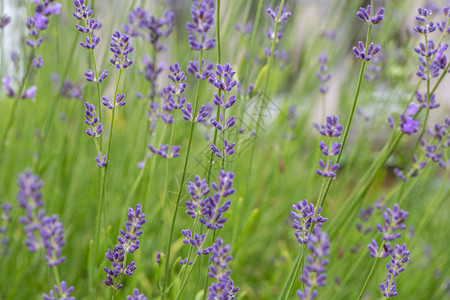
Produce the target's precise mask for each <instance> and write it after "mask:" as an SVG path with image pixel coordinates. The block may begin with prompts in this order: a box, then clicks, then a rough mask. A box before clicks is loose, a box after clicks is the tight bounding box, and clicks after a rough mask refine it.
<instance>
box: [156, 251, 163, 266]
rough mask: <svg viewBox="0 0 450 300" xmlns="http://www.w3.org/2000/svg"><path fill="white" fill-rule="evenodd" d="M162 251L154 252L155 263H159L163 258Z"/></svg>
mask: <svg viewBox="0 0 450 300" xmlns="http://www.w3.org/2000/svg"><path fill="white" fill-rule="evenodd" d="M164 257H165V256H164V253H161V252H159V251H158V252H157V253H156V259H155V262H156V263H157V264H159V263H161V261H162V260H163V259H164Z"/></svg>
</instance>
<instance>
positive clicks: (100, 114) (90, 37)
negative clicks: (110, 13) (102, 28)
mask: <svg viewBox="0 0 450 300" xmlns="http://www.w3.org/2000/svg"><path fill="white" fill-rule="evenodd" d="M89 39H90V40H91V39H92V36H91V32H89ZM91 42H92V40H91ZM90 52H91V57H92V64H93V65H94V74H95V78H96V80H95V83H96V86H97V105H98V116H99V119H100V122H102V120H103V118H102V103H101V97H100V82H98V70H97V62H96V61H95V53H94V50H91V51H90ZM100 144H102V137H101V136H100Z"/></svg>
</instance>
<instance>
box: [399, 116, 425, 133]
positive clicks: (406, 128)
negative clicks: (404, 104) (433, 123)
mask: <svg viewBox="0 0 450 300" xmlns="http://www.w3.org/2000/svg"><path fill="white" fill-rule="evenodd" d="M399 125H400V129H401V131H403V132H404V133H406V134H407V135H411V134H413V133H415V132H417V128H419V126H420V123H419V122H418V121H416V120H414V119H413V118H412V117H409V116H405V115H401V116H400V124H399Z"/></svg>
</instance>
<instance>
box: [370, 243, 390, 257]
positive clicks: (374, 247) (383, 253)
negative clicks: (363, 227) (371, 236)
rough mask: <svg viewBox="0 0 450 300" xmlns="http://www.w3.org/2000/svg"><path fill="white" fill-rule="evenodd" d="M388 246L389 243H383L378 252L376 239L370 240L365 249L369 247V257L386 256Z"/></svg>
mask: <svg viewBox="0 0 450 300" xmlns="http://www.w3.org/2000/svg"><path fill="white" fill-rule="evenodd" d="M390 247H391V244H390V243H385V244H384V245H383V247H382V248H381V250H380V252H378V244H377V241H376V240H372V241H371V242H370V244H368V245H367V249H369V255H370V256H371V257H388V256H389V255H390Z"/></svg>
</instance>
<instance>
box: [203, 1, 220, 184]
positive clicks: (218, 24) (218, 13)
mask: <svg viewBox="0 0 450 300" xmlns="http://www.w3.org/2000/svg"><path fill="white" fill-rule="evenodd" d="M216 6H217V8H216V41H217V63H218V64H219V65H220V64H221V63H222V55H221V48H220V0H217V5H216ZM217 92H218V95H219V97H221V96H222V90H221V89H217ZM219 117H220V107H217V112H216V120H218V119H219ZM217 133H218V130H217V128H215V127H214V138H213V144H214V145H215V144H216V142H217ZM213 163H214V152H212V151H211V158H210V160H209V165H208V176H207V178H208V179H207V181H206V182H209V180H210V179H211V169H212V165H213Z"/></svg>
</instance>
